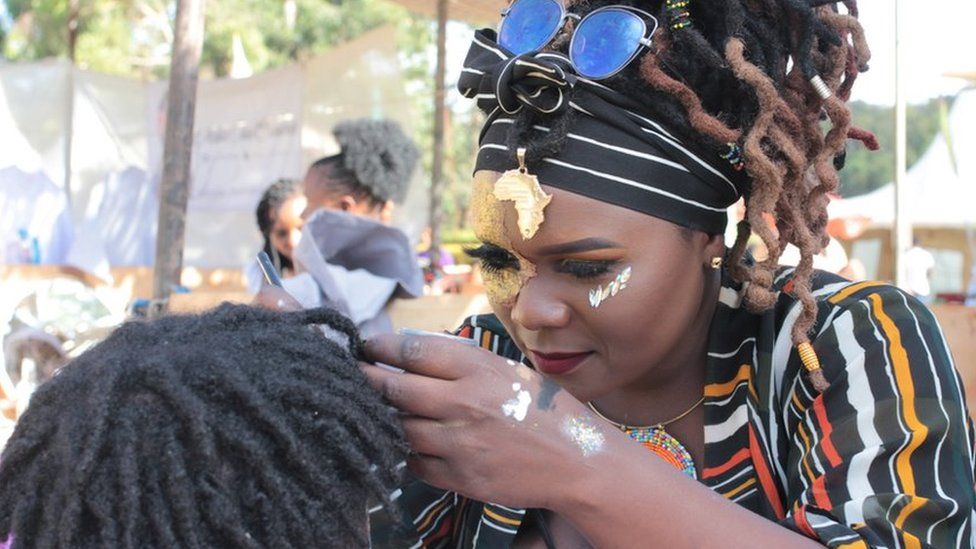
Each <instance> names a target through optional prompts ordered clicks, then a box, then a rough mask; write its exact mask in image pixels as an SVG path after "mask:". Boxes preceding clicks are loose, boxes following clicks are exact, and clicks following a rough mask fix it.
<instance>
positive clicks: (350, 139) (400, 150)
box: [312, 118, 420, 204]
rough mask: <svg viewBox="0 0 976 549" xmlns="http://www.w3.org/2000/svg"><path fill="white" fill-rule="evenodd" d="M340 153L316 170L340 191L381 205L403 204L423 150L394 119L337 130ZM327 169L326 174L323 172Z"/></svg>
mask: <svg viewBox="0 0 976 549" xmlns="http://www.w3.org/2000/svg"><path fill="white" fill-rule="evenodd" d="M333 134H334V135H335V138H336V141H337V142H338V143H339V147H340V153H339V154H337V155H334V156H329V157H325V158H321V159H319V160H317V161H316V162H315V163H314V164H312V170H313V171H316V172H319V173H320V174H321V176H320V178H321V177H322V176H324V178H325V179H327V180H328V182H329V183H330V184H331V185H332V186H333V187H336V189H337V190H339V191H341V192H347V193H352V194H361V195H368V196H369V197H370V198H372V199H373V200H374V201H375V202H376V203H377V204H382V203H385V202H387V201H389V200H393V201H394V202H403V200H404V198H406V195H407V189H408V188H409V187H410V179H411V177H413V172H414V168H416V166H417V160H418V159H419V158H420V151H419V150H418V149H417V145H415V144H414V142H413V140H412V139H410V138H409V137H407V135H406V134H405V133H403V129H402V128H400V125H399V124H397V123H396V122H394V121H392V120H370V119H365V118H364V119H357V120H346V121H345V122H340V123H339V124H338V125H336V127H335V129H334V130H333ZM319 170H325V171H319Z"/></svg>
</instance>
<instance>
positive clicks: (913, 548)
mask: <svg viewBox="0 0 976 549" xmlns="http://www.w3.org/2000/svg"><path fill="white" fill-rule="evenodd" d="M901 537H902V538H903V539H904V540H905V549H922V542H921V541H920V540H919V539H918V538H917V537H915V536H913V535H912V534H909V533H908V532H905V531H904V530H902V532H901Z"/></svg>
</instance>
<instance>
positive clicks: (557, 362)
mask: <svg viewBox="0 0 976 549" xmlns="http://www.w3.org/2000/svg"><path fill="white" fill-rule="evenodd" d="M531 354H532V364H534V365H535V367H536V368H537V369H538V370H539V371H540V372H542V373H544V374H547V375H551V376H558V375H563V374H568V373H569V372H570V371H572V370H574V369H575V368H576V367H577V366H579V365H580V364H581V363H582V362H583V361H584V360H586V359H587V358H589V357H590V355H592V354H593V352H592V351H587V352H584V353H540V352H539V351H532V353H531Z"/></svg>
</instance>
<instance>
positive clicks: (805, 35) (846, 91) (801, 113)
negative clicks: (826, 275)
mask: <svg viewBox="0 0 976 549" xmlns="http://www.w3.org/2000/svg"><path fill="white" fill-rule="evenodd" d="M567 3H568V4H569V6H568V7H569V9H570V10H571V11H573V12H574V13H576V14H578V15H580V16H585V15H586V14H587V13H589V12H591V11H593V10H595V9H598V8H601V7H605V6H608V5H611V4H624V5H628V6H633V7H637V8H640V9H643V10H645V11H648V12H650V13H652V14H655V15H656V16H657V18H658V19H659V21H660V23H661V26H660V28H659V30H658V31H657V32H656V33H655V35H654V36H653V43H652V46H651V47H649V48H648V49H647V51H645V52H644V53H643V54H642V56H641V58H640V59H639V60H638V61H635V62H633V63H631V64H630V65H629V66H628V67H627V68H626V69H625V70H623V71H621V72H620V73H619V74H618V75H615V76H614V77H612V78H610V79H608V80H607V81H605V82H604V84H606V85H607V86H609V87H611V88H613V89H615V90H617V91H619V92H621V93H624V94H625V95H627V96H629V97H630V98H631V99H633V100H635V101H636V102H638V103H640V104H641V106H642V108H643V109H645V110H646V111H647V113H648V114H650V115H651V116H652V117H654V118H656V119H657V120H658V121H659V122H662V123H663V124H664V125H666V126H667V127H668V129H669V130H670V131H672V132H673V133H675V134H676V135H678V136H679V137H680V138H681V139H683V140H684V141H686V142H688V143H691V144H694V145H696V146H697V148H699V149H701V150H703V151H708V152H710V153H711V154H714V155H716V156H719V155H723V153H724V154H726V155H729V156H732V151H741V159H742V161H743V163H742V164H740V165H739V167H740V168H742V169H745V171H746V172H747V174H748V175H749V179H750V182H751V188H750V189H749V190H748V192H747V194H746V219H745V221H744V222H743V223H740V224H739V226H738V237H737V241H736V245H735V246H734V247H733V249H732V251H731V253H730V259H729V261H728V262H727V263H726V265H727V266H728V269H729V272H730V274H731V275H732V276H733V277H734V278H735V279H737V280H739V281H740V282H749V284H748V285H747V287H746V288H747V289H746V304H747V305H748V306H749V307H750V308H751V309H753V310H764V309H767V308H769V307H771V306H772V305H773V304H774V303H775V300H776V295H777V294H776V293H775V292H774V291H772V288H771V287H772V283H773V273H774V272H775V271H776V269H777V263H778V260H779V255H780V250H781V249H782V248H783V247H784V246H785V245H786V244H788V243H791V244H794V245H796V246H797V247H798V248H799V249H800V253H801V261H800V264H799V266H798V267H797V269H796V271H795V274H794V276H793V280H794V283H795V284H794V286H793V288H794V290H793V293H794V295H795V296H796V297H797V298H798V299H799V300H800V301H801V302H802V304H803V312H802V315H801V317H800V319H799V320H798V321H797V322H796V324H795V325H794V328H793V334H792V335H793V340H794V342H795V343H797V344H801V343H804V342H808V341H809V334H808V333H807V332H808V331H809V330H810V329H811V328H812V326H813V323H814V321H815V320H816V314H817V305H816V301H815V299H814V298H813V296H812V294H811V292H810V276H811V274H812V270H813V256H814V255H815V254H817V253H818V252H820V250H822V249H823V247H824V246H825V245H826V244H827V242H828V237H827V235H826V225H827V210H826V208H827V203H828V201H829V198H828V194H829V193H830V192H832V191H834V190H835V189H836V188H837V184H838V176H837V165H840V164H842V162H837V164H835V161H837V160H838V159H842V155H843V151H844V147H845V143H846V140H847V138H848V135H850V136H851V137H855V138H857V139H865V138H866V136H870V134H869V133H868V132H864V131H862V130H859V129H856V128H851V125H850V121H851V116H850V111H849V109H848V108H847V106H846V105H845V102H846V101H847V100H848V98H849V95H850V90H851V86H852V85H853V83H854V81H855V79H856V78H857V75H858V73H859V72H862V71H864V70H867V61H868V60H869V59H870V51H869V49H868V47H867V43H866V42H865V39H864V32H863V29H862V28H861V26H860V24H859V23H858V21H857V2H856V0H811V1H804V0H644V1H639V0H575V1H574V0H569V1H568V2H567ZM840 4H843V6H844V8H845V11H842V10H841V9H840ZM566 46H567V41H566V40H565V39H562V40H557V41H556V42H554V45H553V48H554V49H561V50H564V49H565V48H566ZM818 87H819V90H818ZM569 93H570V95H571V96H570V99H572V93H573V92H572V91H570V92H569ZM573 116H578V115H576V114H573V112H572V110H571V109H569V110H567V113H566V114H560V115H558V118H557V119H555V120H553V119H552V118H551V117H546V116H544V115H542V114H540V113H538V112H535V111H534V109H522V111H521V113H520V115H519V117H518V118H517V119H516V123H515V124H514V127H513V130H512V133H511V134H510V137H509V140H510V141H511V142H513V143H514V142H518V144H519V146H527V148H528V154H527V161H528V162H529V163H530V164H531V163H532V162H533V161H538V160H539V158H540V157H543V156H547V155H551V154H554V152H556V151H558V149H559V148H560V146H561V144H562V142H564V141H565V138H566V134H567V129H568V128H569V127H570V126H571V124H570V123H569V121H570V120H571V118H572V117H573ZM542 119H545V124H546V125H548V126H550V127H551V128H552V130H551V131H550V132H548V133H546V134H542V135H540V134H539V132H534V131H532V127H533V126H534V125H535V124H539V123H541V122H540V120H542ZM825 122H829V123H825ZM736 156H738V155H736ZM766 216H770V217H772V218H773V219H774V220H775V221H776V232H774V230H773V229H772V228H771V227H769V226H768V225H767V223H766V221H765V219H766ZM752 233H755V234H756V235H758V236H759V237H760V238H761V239H762V241H763V243H764V244H765V245H766V248H767V249H768V251H769V254H768V258H767V259H765V260H764V261H761V262H758V263H752V262H750V261H749V260H747V259H746V258H745V250H746V245H747V243H748V240H749V236H750V234H752Z"/></svg>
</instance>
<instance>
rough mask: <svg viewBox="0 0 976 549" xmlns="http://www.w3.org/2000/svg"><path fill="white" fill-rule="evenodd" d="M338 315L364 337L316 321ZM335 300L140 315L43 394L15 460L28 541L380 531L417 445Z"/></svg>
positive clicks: (6, 475)
mask: <svg viewBox="0 0 976 549" xmlns="http://www.w3.org/2000/svg"><path fill="white" fill-rule="evenodd" d="M314 325H325V326H328V327H329V328H331V329H332V331H333V332H334V333H335V334H338V336H344V337H347V338H348V340H349V345H348V346H344V345H340V344H337V343H335V342H334V341H332V340H330V339H328V338H327V337H325V336H324V335H323V333H322V332H321V331H319V330H318V329H315V328H313V326H314ZM360 351H361V347H360V342H359V337H358V334H357V333H356V330H355V327H354V326H353V324H352V323H351V322H350V321H349V320H348V319H346V318H344V317H342V316H341V315H339V314H338V313H336V312H335V311H332V310H326V309H316V310H309V311H303V312H296V313H276V312H271V311H266V310H261V309H255V308H250V307H245V306H234V305H224V306H221V307H220V308H218V309H217V310H215V311H213V312H210V313H207V314H203V315H199V316H172V317H165V318H161V319H159V320H155V321H152V322H145V323H142V322H131V323H128V324H125V325H123V326H122V327H120V328H119V329H118V330H117V331H116V332H115V333H113V334H112V335H111V336H110V337H109V338H107V339H106V340H105V341H104V342H102V343H101V344H99V345H97V346H96V347H94V348H93V349H92V350H90V351H88V352H87V353H85V354H83V355H82V356H80V357H78V358H77V359H76V360H74V361H73V362H72V363H70V364H69V365H67V366H66V367H65V368H64V369H63V370H62V372H61V373H60V374H59V375H58V376H56V377H55V378H54V379H53V380H52V381H50V382H49V383H47V384H45V385H44V386H42V387H41V388H40V389H39V390H38V391H37V393H36V394H35V396H34V397H33V399H32V401H31V404H30V406H29V407H28V409H27V411H26V413H25V414H24V416H23V417H22V419H21V421H20V424H19V425H18V426H17V430H16V432H15V434H14V436H13V437H12V438H11V439H10V441H9V443H8V445H7V448H6V450H5V451H4V453H3V457H2V462H0V487H2V488H0V536H3V535H6V533H7V532H12V533H13V534H14V536H15V541H14V543H15V546H21V547H28V546H29V547H95V546H98V547H136V546H138V547H175V546H179V547H230V546H234V547H253V548H261V547H350V546H366V545H368V532H367V531H366V507H367V505H368V504H376V503H382V502H385V501H387V498H388V495H389V494H390V490H391V488H392V487H393V486H395V485H396V482H397V480H398V479H397V471H398V468H399V466H400V464H401V463H402V461H403V460H404V459H405V457H406V445H405V442H404V438H403V433H402V431H401V429H400V426H399V423H398V422H397V421H396V418H395V416H394V415H393V413H392V412H391V411H390V410H389V408H388V407H387V406H385V405H384V403H383V401H382V400H381V398H380V396H379V395H377V394H376V393H374V392H373V391H372V390H371V389H370V388H369V386H368V385H367V383H366V378H365V376H364V374H363V373H362V372H361V371H360V370H359V368H358V367H357V363H356V357H357V356H358V355H359V352H360Z"/></svg>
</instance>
